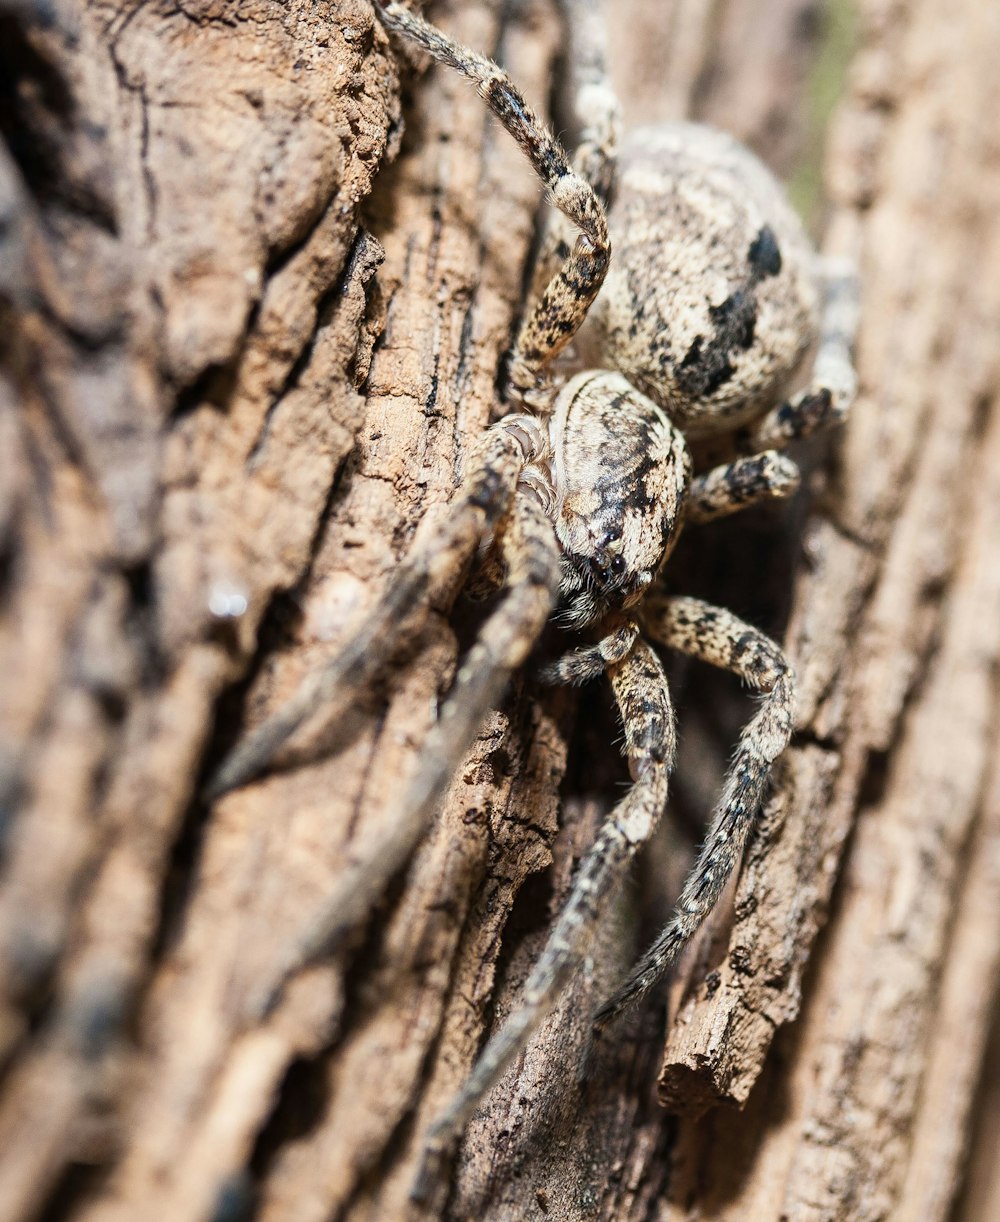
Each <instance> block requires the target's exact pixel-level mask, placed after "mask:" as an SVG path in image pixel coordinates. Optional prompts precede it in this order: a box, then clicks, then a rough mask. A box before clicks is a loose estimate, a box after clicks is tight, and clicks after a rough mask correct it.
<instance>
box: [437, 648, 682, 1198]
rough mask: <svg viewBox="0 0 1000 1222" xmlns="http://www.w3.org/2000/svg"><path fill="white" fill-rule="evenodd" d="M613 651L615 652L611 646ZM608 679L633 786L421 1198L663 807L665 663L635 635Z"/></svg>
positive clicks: (578, 882)
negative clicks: (618, 716)
mask: <svg viewBox="0 0 1000 1222" xmlns="http://www.w3.org/2000/svg"><path fill="white" fill-rule="evenodd" d="M617 639H618V640H620V639H621V638H620V637H619V638H617ZM608 649H609V652H611V653H616V652H618V649H617V646H616V645H614V644H610V645H609V647H608ZM608 676H609V678H610V680H611V686H612V688H613V690H614V694H615V699H616V701H617V703H618V708H619V710H620V712H621V717H622V723H623V725H624V729H625V750H626V754H627V755H628V760H629V767H630V769H631V772H632V775H633V777H634V778H635V783H634V784H633V786H632V788H631V789H630V790H629V792H628V793H627V794H626V795H625V797H624V798H623V799H622V800H621V801H620V802H619V803H618V805H617V806H616V807H615V808H614V810H613V811H612V812H611V814H610V815H609V816H608V818H607V820H606V822H605V823H604V825H603V827H602V828H601V831H600V834H599V835H598V837H597V840H596V842H595V843H594V846H593V847H592V848H591V849H590V851H589V852H588V853H587V854H586V856H585V857H584V858H583V860H582V861H581V863H580V865H579V868H578V869H577V872H576V875H575V877H574V879H573V886H572V890H571V892H570V896H569V899H568V900H567V902H566V906H565V908H564V909H563V911H562V913H561V915H560V917H559V919H558V921H557V922H556V925H555V927H554V929H553V930H552V933H551V934H550V936H549V940H548V942H547V943H546V946H545V949H544V950H543V951H542V953H541V956H540V957H539V960H538V962H537V963H536V964H535V967H534V968H533V970H532V972H531V974H530V976H529V977H528V980H527V982H526V984H525V986H524V994H523V997H522V999H521V1002H520V1005H519V1006H518V1008H517V1009H516V1010H515V1011H514V1012H513V1013H512V1014H511V1015H510V1016H509V1018H508V1019H507V1021H506V1023H505V1024H504V1026H503V1028H502V1029H501V1030H500V1031H499V1032H498V1033H497V1034H496V1035H495V1036H494V1037H493V1038H492V1039H491V1040H490V1042H489V1043H488V1044H487V1045H486V1048H485V1049H484V1050H483V1052H482V1054H481V1056H480V1057H479V1060H478V1061H477V1062H476V1065H475V1067H474V1068H473V1070H472V1073H471V1074H470V1075H469V1078H468V1080H467V1081H466V1083H465V1085H464V1086H463V1088H462V1090H461V1092H460V1093H459V1094H458V1095H457V1096H456V1097H455V1099H454V1101H453V1102H452V1104H451V1106H450V1107H449V1108H448V1110H447V1111H446V1112H445V1113H444V1115H443V1116H441V1117H440V1119H439V1120H438V1121H437V1122H436V1123H435V1124H434V1126H433V1127H432V1129H431V1131H430V1135H429V1137H428V1140H427V1146H426V1149H425V1154H424V1162H423V1166H422V1169H421V1173H420V1176H419V1177H418V1181H417V1184H416V1186H415V1188H414V1196H415V1197H417V1198H418V1199H419V1198H422V1197H424V1196H425V1195H426V1194H427V1192H428V1191H429V1190H430V1188H431V1187H432V1184H433V1182H434V1180H435V1178H436V1176H437V1172H438V1169H439V1165H440V1162H441V1159H442V1158H443V1156H444V1155H445V1154H446V1153H447V1152H448V1150H449V1149H450V1147H451V1146H452V1144H453V1142H454V1141H455V1140H456V1139H457V1138H458V1137H459V1135H460V1134H461V1132H462V1130H463V1128H464V1127H465V1125H466V1123H467V1122H468V1120H469V1117H470V1116H471V1115H472V1113H473V1112H474V1111H475V1109H476V1108H477V1107H478V1106H479V1104H480V1102H481V1101H482V1099H483V1098H484V1096H485V1095H486V1093H487V1092H488V1091H489V1089H490V1088H491V1087H492V1085H493V1084H494V1082H496V1080H497V1079H498V1078H499V1076H500V1074H501V1073H502V1072H503V1070H504V1069H505V1068H506V1066H507V1065H508V1064H509V1063H510V1061H511V1060H512V1059H513V1058H514V1057H515V1056H516V1055H517V1054H518V1053H519V1052H520V1051H521V1050H522V1049H523V1048H524V1046H525V1045H526V1043H527V1042H528V1039H529V1038H530V1036H531V1033H532V1032H533V1031H534V1030H535V1028H536V1027H537V1026H538V1024H539V1023H540V1022H541V1021H542V1019H543V1018H544V1017H545V1015H546V1014H547V1013H548V1011H549V1010H550V1009H551V1007H552V1005H553V1004H554V1002H555V1000H556V997H557V995H558V993H559V991H560V989H562V987H563V986H564V985H565V983H566V981H567V980H568V978H569V977H570V975H571V974H572V973H573V972H575V971H576V970H578V968H579V964H580V960H581V958H582V957H583V955H584V953H585V948H586V946H587V943H588V942H589V940H590V938H591V937H592V935H593V933H594V931H595V929H596V928H597V926H598V924H599V923H600V921H601V919H602V917H603V914H604V912H605V909H606V907H607V904H608V901H609V899H610V898H611V896H612V895H613V894H614V892H615V890H616V889H617V887H618V885H619V884H620V882H621V880H622V878H623V877H624V875H625V872H626V870H627V868H628V866H629V863H630V862H631V861H632V859H633V857H634V856H635V854H636V852H637V851H638V850H639V848H641V846H642V845H643V844H645V843H646V841H647V840H648V839H649V837H650V836H651V835H652V832H653V829H654V828H655V826H656V823H657V821H658V819H659V817H660V814H661V812H662V811H663V808H664V806H665V805H666V800H667V782H668V779H669V776H670V772H671V770H672V769H673V765H674V753H675V744H676V736H675V729H674V712H673V707H672V706H671V703H670V693H669V691H668V688H667V679H666V675H665V674H664V672H663V666H662V664H661V663H660V660H659V658H658V657H657V656H656V654H655V653H654V652H653V650H652V649H651V648H650V647H649V646H648V645H647V644H646V643H645V642H644V641H642V640H639V639H634V647H633V648H632V649H631V652H629V653H627V654H626V656H625V657H623V658H621V660H619V661H616V662H614V663H612V664H611V665H609V666H608Z"/></svg>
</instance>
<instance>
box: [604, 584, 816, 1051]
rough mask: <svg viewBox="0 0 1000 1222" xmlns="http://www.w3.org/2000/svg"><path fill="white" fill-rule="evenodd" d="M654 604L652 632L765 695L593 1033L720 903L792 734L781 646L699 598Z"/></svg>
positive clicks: (645, 987) (653, 977) (646, 985)
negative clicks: (701, 835)
mask: <svg viewBox="0 0 1000 1222" xmlns="http://www.w3.org/2000/svg"><path fill="white" fill-rule="evenodd" d="M650 602H651V603H652V604H653V605H651V606H650V605H648V604H647V608H646V611H645V614H644V616H643V622H644V625H645V627H646V629H647V630H648V631H649V633H650V635H651V636H653V637H655V639H657V640H658V641H661V642H662V643H663V644H664V645H667V646H669V647H670V648H671V649H677V650H679V651H680V652H681V653H685V654H688V655H690V656H691V657H694V658H700V659H701V660H702V661H704V662H710V663H711V664H712V665H713V666H720V667H722V668H723V669H724V670H730V671H732V672H733V673H734V674H737V675H739V676H740V678H741V679H743V680H744V682H746V683H747V684H749V686H750V687H751V688H753V690H754V691H756V692H760V693H761V694H762V695H763V697H764V699H763V702H762V703H761V705H760V708H759V709H758V710H757V712H756V714H755V715H754V717H753V718H752V719H751V721H750V723H749V724H748V725H747V727H746V729H745V730H744V731H743V734H742V736H741V738H740V741H739V745H738V747H737V748H736V755H735V757H734V759H733V762H732V764H731V766H730V768H729V772H728V775H727V777H726V781H725V785H724V787H723V791H722V797H721V799H720V801H719V804H718V806H717V807H716V811H715V814H714V816H713V818H712V822H711V825H710V826H709V830H708V834H707V835H706V837H705V843H704V844H703V845H702V847H701V851H700V852H699V854H698V858H697V860H696V861H695V863H694V866H693V868H692V870H691V873H690V874H689V875H688V878H687V881H686V882H685V884H684V888H683V890H682V891H681V895H680V899H679V900H678V901H677V906H676V908H675V909H674V914H673V916H672V917H671V919H670V921H669V923H668V924H667V926H666V928H665V929H664V930H663V932H662V933H661V934H660V936H659V937H658V938H657V939H656V941H655V942H654V943H653V944H652V946H650V948H649V949H648V950H647V951H646V953H645V954H644V955H643V957H642V958H641V959H640V960H639V962H638V964H637V965H636V967H635V968H634V970H633V971H632V973H631V975H630V976H629V977H628V979H627V980H626V981H625V983H624V985H622V987H621V988H620V989H619V990H618V992H617V993H616V994H615V995H614V997H612V998H611V1000H610V1001H608V1002H607V1003H606V1004H605V1005H603V1006H602V1007H601V1008H600V1010H598V1012H597V1014H596V1015H595V1016H594V1034H595V1036H599V1035H600V1034H601V1032H602V1031H603V1030H604V1028H605V1027H606V1026H607V1025H608V1024H609V1023H611V1022H613V1021H614V1020H615V1019H616V1018H617V1017H618V1015H619V1014H621V1013H622V1012H623V1011H624V1010H626V1009H628V1008H629V1007H630V1006H632V1005H634V1004H635V1003H636V1002H637V1001H638V1000H639V999H640V998H641V997H643V996H644V995H645V994H646V993H647V992H648V991H649V989H650V988H651V987H652V986H653V984H655V982H656V981H657V980H658V979H659V978H660V977H661V976H662V975H663V973H664V972H665V971H666V970H667V968H668V967H670V965H671V964H672V963H673V962H674V961H675V960H676V958H677V956H678V954H679V953H680V952H681V950H682V949H683V948H684V946H685V945H686V944H687V943H688V941H689V940H690V939H691V937H692V935H693V934H694V933H695V932H696V931H697V930H698V928H699V926H700V925H701V924H702V922H703V921H704V920H705V918H706V917H707V916H708V914H709V913H710V912H711V911H712V909H713V908H714V907H715V905H716V903H717V902H718V900H719V897H720V896H721V894H722V892H723V890H724V888H725V886H726V883H727V882H728V880H729V878H730V876H731V875H732V873H733V871H734V869H735V868H736V866H737V865H738V863H739V861H740V858H741V856H742V853H743V847H744V845H745V844H746V840H747V836H748V835H749V833H750V829H751V828H752V827H753V825H754V821H755V820H756V818H757V814H758V812H759V810H760V808H761V805H762V804H763V801H764V795H765V791H766V788H767V782H768V777H769V776H770V773H771V765H772V764H773V763H774V761H775V760H776V759H777V758H778V756H779V755H780V754H781V753H782V751H784V749H785V747H787V745H788V740H789V738H790V737H791V733H792V718H793V715H794V708H795V695H794V686H793V677H792V669H791V667H790V665H789V664H788V662H787V660H786V659H785V656H784V654H783V653H782V651H781V649H780V648H779V647H778V646H777V645H776V644H775V643H774V642H773V641H772V640H770V639H769V638H768V637H766V636H765V635H764V634H763V633H762V632H758V631H757V630H756V629H755V628H752V627H751V626H750V625H749V624H746V623H744V622H743V621H742V620H739V619H737V618H736V616H735V615H732V614H731V613H730V612H729V611H724V610H722V609H721V608H719V607H713V606H711V605H710V604H709V603H705V602H702V601H701V600H700V599H696V598H663V599H662V600H658V601H657V602H653V600H652V599H651V600H650Z"/></svg>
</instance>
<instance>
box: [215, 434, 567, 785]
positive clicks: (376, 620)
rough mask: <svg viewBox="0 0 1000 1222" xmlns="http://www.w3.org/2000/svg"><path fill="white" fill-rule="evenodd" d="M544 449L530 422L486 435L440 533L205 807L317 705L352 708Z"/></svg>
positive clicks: (262, 762)
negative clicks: (402, 630)
mask: <svg viewBox="0 0 1000 1222" xmlns="http://www.w3.org/2000/svg"><path fill="white" fill-rule="evenodd" d="M545 444H546V443H545V439H544V437H543V435H542V431H541V429H540V426H539V424H538V422H537V421H536V420H535V419H534V418H532V417H529V416H508V417H507V418H505V419H504V420H501V421H500V422H499V423H498V424H495V425H493V427H492V428H490V429H488V430H487V431H486V432H485V433H484V434H483V436H482V438H481V439H480V441H479V442H478V444H477V445H476V447H475V449H474V451H473V453H472V455H471V457H470V462H469V472H468V474H467V476H466V478H465V480H464V481H463V483H462V486H461V488H460V489H459V492H458V494H457V496H456V498H455V501H454V502H453V504H452V506H451V510H450V513H449V516H448V519H447V521H446V522H445V523H444V525H443V526H442V529H441V533H440V534H439V535H437V536H436V537H435V538H434V539H433V540H432V541H431V542H430V543H429V544H428V545H427V546H425V547H424V548H422V549H421V550H419V551H416V552H415V553H413V554H412V555H410V556H408V557H407V559H406V560H405V561H404V562H403V563H402V564H401V565H400V566H399V568H398V569H397V570H396V572H395V574H394V575H393V577H392V580H391V584H390V585H389V586H388V587H387V589H386V591H385V593H384V595H383V596H382V598H381V599H380V601H379V602H378V603H377V604H376V606H375V607H374V608H373V609H372V611H371V612H370V613H369V614H368V615H366V617H365V621H364V623H363V624H362V625H361V626H360V627H359V629H358V631H357V633H356V634H355V635H354V637H352V639H351V640H350V641H349V642H348V644H347V645H346V646H345V647H344V649H343V650H341V652H340V653H339V654H338V655H337V656H336V657H335V658H332V659H331V660H330V662H328V663H327V665H326V666H323V667H321V668H319V669H318V670H316V671H314V672H313V673H312V674H310V675H308V676H307V677H306V678H305V679H304V680H303V681H302V684H301V686H300V687H299V689H298V691H297V692H296V693H295V695H294V696H292V697H291V699H290V700H289V701H288V702H287V703H286V704H285V705H283V706H282V707H281V708H280V709H278V711H277V712H276V713H275V714H274V715H273V716H272V717H270V718H268V720H267V721H265V722H264V723H263V724H262V725H260V726H258V727H257V729H255V730H253V731H251V732H250V733H249V734H247V735H246V737H245V738H243V739H241V740H240V741H239V742H238V743H237V744H236V746H235V747H234V748H233V750H232V751H231V752H230V754H229V755H228V756H227V757H226V759H224V760H223V762H222V764H221V765H220V766H219V768H218V770H217V771H216V773H215V775H214V776H213V777H212V778H211V780H210V781H209V784H208V786H207V789H206V794H205V796H206V798H207V799H208V800H209V801H212V800H214V799H215V798H217V797H219V796H221V795H222V794H224V793H226V792H227V791H228V790H230V789H236V788H238V787H239V786H240V785H245V784H246V783H247V782H248V781H250V780H252V779H253V778H254V777H255V776H257V775H259V774H260V773H261V772H263V770H264V769H265V768H266V767H267V766H268V764H269V763H270V762H271V760H272V759H273V758H274V756H275V754H276V752H277V751H278V750H279V748H280V747H282V746H283V745H284V743H285V742H286V741H287V740H288V739H289V738H290V737H291V735H292V734H293V733H294V732H295V730H297V729H298V728H299V726H300V725H302V723H303V722H304V721H306V720H307V718H309V717H311V716H312V714H313V713H315V712H316V711H317V709H319V708H320V706H321V705H323V704H326V703H328V702H330V701H331V700H333V699H338V700H339V702H340V706H341V707H342V708H343V709H345V710H346V709H347V708H349V707H350V706H351V705H352V704H353V703H354V701H355V700H356V697H357V694H358V693H359V692H362V691H364V689H365V688H366V687H367V685H368V684H369V683H370V682H371V680H372V679H373V678H374V677H375V676H376V675H377V674H378V673H379V672H380V671H381V670H382V668H383V667H384V666H385V665H386V663H387V662H388V661H389V659H390V658H391V657H392V655H393V653H394V652H396V651H397V650H398V649H399V647H400V645H401V643H402V642H401V640H400V634H399V625H400V623H401V621H402V620H403V619H404V617H406V616H407V615H408V613H410V612H411V611H412V609H413V607H414V605H415V604H417V605H420V606H422V607H423V608H424V609H426V607H427V605H428V604H429V602H430V600H431V598H432V597H434V596H436V595H438V594H439V593H441V592H442V591H443V590H444V589H447V587H448V586H449V585H450V584H453V583H454V582H455V581H457V580H458V579H459V578H460V577H461V575H462V573H463V572H464V570H465V566H466V563H467V562H468V560H469V558H470V556H471V555H472V553H473V552H474V551H475V549H476V546H477V545H478V544H479V542H480V540H481V539H482V538H483V537H484V535H486V534H487V533H488V532H489V531H490V530H491V529H492V528H493V527H494V526H495V525H496V523H497V522H498V521H499V520H500V518H501V517H502V516H503V514H504V513H505V511H506V510H507V507H508V506H509V504H510V500H511V497H512V496H513V494H514V487H515V485H516V483H517V479H518V476H519V475H520V473H521V471H522V470H523V468H524V466H525V464H526V463H528V462H530V461H531V460H532V459H533V458H536V457H538V455H539V454H541V453H542V451H543V449H544V446H545Z"/></svg>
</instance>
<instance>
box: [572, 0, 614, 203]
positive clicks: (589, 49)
mask: <svg viewBox="0 0 1000 1222" xmlns="http://www.w3.org/2000/svg"><path fill="white" fill-rule="evenodd" d="M560 8H561V9H562V10H563V19H564V22H565V26H566V39H567V44H568V52H567V77H568V82H567V83H568V85H569V90H570V93H571V95H572V103H571V104H572V108H573V112H574V117H575V119H576V121H577V124H578V125H579V129H580V139H579V143H578V144H577V146H576V150H575V151H574V153H573V168H574V169H575V170H576V172H577V173H578V174H579V175H580V176H581V177H582V178H584V179H586V181H587V182H589V183H590V185H591V186H592V187H593V188H594V190H595V191H596V192H597V194H598V195H599V196H600V198H601V199H602V200H603V201H604V202H605V203H607V202H608V201H609V199H610V197H611V194H612V192H613V190H614V185H615V171H616V168H617V158H618V144H619V140H620V138H621V128H622V108H621V103H620V102H619V100H618V95H617V94H616V93H615V91H614V87H613V86H612V84H611V77H610V74H609V72H608V60H607V47H608V27H607V13H606V11H605V9H606V5H605V0H560Z"/></svg>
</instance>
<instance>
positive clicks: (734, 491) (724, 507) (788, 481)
mask: <svg viewBox="0 0 1000 1222" xmlns="http://www.w3.org/2000/svg"><path fill="white" fill-rule="evenodd" d="M798 486H799V469H798V467H797V466H796V465H795V463H794V462H792V460H791V459H790V458H788V457H786V456H785V455H784V454H778V453H777V452H776V451H775V450H765V451H764V453H763V454H754V455H752V456H751V457H749V458H737V459H736V460H735V462H731V463H725V464H724V465H723V466H721V467H713V468H712V469H711V470H710V471H706V472H705V474H704V475H699V476H698V477H697V478H696V479H693V480H692V481H691V487H690V488H689V490H688V501H687V510H686V521H688V522H693V523H696V524H699V523H702V522H714V521H715V519H716V518H724V517H726V516H727V515H728V514H731V513H739V511H740V510H741V509H746V508H748V507H749V506H750V505H758V504H760V502H761V501H773V500H778V499H779V498H781V497H786V496H791V495H792V493H793V492H794V491H795V489H796V488H798Z"/></svg>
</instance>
